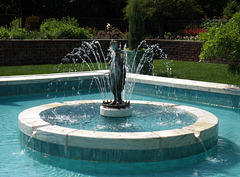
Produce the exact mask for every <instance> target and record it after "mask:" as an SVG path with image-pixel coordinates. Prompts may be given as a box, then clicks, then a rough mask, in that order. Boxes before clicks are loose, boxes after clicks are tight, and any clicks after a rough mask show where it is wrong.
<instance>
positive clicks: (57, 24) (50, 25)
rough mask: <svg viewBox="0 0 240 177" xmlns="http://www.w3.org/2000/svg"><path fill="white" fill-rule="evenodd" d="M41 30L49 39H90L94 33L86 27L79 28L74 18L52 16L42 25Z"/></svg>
mask: <svg viewBox="0 0 240 177" xmlns="http://www.w3.org/2000/svg"><path fill="white" fill-rule="evenodd" d="M40 32H42V33H45V34H46V37H47V38H48V39H89V38H91V37H92V35H91V34H90V33H89V32H88V31H87V30H85V29H84V28H79V27H78V23H77V21H76V20H75V19H74V18H70V17H68V18H63V19H61V20H58V19H54V18H50V19H47V20H45V21H44V22H43V23H42V24H41V25H40Z"/></svg>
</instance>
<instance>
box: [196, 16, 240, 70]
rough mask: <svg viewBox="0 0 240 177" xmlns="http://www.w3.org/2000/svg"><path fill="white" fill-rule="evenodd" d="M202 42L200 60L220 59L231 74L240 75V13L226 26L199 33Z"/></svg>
mask: <svg viewBox="0 0 240 177" xmlns="http://www.w3.org/2000/svg"><path fill="white" fill-rule="evenodd" d="M200 39H201V40H203V41H204V44H203V47H202V52H201V54H200V56H199V57H200V59H201V60H204V59H205V58H208V59H211V58H212V59H214V58H215V59H216V60H219V59H222V58H225V59H227V61H228V63H229V64H228V68H229V70H230V71H231V72H233V73H236V74H240V63H239V61H240V12H238V13H236V14H235V15H234V16H233V18H232V19H231V20H230V21H229V22H227V23H226V24H223V25H220V26H213V27H212V28H209V29H208V32H207V33H201V34H200Z"/></svg>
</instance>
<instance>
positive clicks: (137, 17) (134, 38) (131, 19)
mask: <svg viewBox="0 0 240 177" xmlns="http://www.w3.org/2000/svg"><path fill="white" fill-rule="evenodd" d="M126 17H127V19H128V27H129V32H128V45H129V49H130V50H133V49H137V47H138V45H139V44H140V42H141V41H142V40H143V39H144V19H143V15H142V12H141V10H140V5H139V0H129V2H128V8H127V10H126Z"/></svg>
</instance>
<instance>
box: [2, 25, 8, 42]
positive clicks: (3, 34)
mask: <svg viewBox="0 0 240 177" xmlns="http://www.w3.org/2000/svg"><path fill="white" fill-rule="evenodd" d="M9 38H10V34H9V31H8V30H7V29H6V28H4V27H3V26H1V27H0V39H9Z"/></svg>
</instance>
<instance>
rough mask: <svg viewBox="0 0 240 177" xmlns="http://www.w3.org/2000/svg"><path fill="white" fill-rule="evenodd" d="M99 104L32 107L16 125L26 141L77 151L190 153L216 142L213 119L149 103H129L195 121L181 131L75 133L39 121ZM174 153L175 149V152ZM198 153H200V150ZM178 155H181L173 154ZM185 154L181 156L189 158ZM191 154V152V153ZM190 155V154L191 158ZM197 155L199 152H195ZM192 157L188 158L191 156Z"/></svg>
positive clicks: (197, 111) (201, 112)
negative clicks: (58, 111) (49, 113)
mask: <svg viewBox="0 0 240 177" xmlns="http://www.w3.org/2000/svg"><path fill="white" fill-rule="evenodd" d="M101 102H102V100H83V101H70V102H63V103H52V104H46V105H41V106H36V107H32V108H29V109H26V110H24V111H23V112H21V113H20V114H19V119H18V125H19V129H20V131H21V132H22V133H23V134H25V135H27V136H28V137H30V139H31V138H32V139H37V140H40V141H44V142H47V143H53V144H57V145H62V146H65V147H66V148H69V147H77V148H89V149H102V150H103V149H104V150H117V151H126V150H130V151H139V150H158V151H162V150H164V149H171V150H173V151H174V149H175V148H178V147H184V148H188V146H189V148H188V150H189V149H190V151H191V148H190V146H191V147H193V146H194V145H195V144H199V143H200V141H201V142H205V141H208V140H210V139H211V140H212V139H217V136H218V119H217V117H216V116H215V115H213V114H211V113H209V112H207V111H204V110H201V109H198V108H194V107H189V106H183V105H176V104H169V103H161V102H152V101H132V102H131V103H132V104H151V105H158V106H164V107H171V108H173V109H179V110H184V111H186V112H187V113H189V114H192V115H193V116H194V117H195V118H196V122H195V123H194V124H192V125H189V126H186V127H183V128H182V129H171V130H164V131H154V132H101V131H88V130H78V129H72V128H66V127H61V126H57V125H51V124H50V123H48V122H45V121H44V120H43V119H41V118H40V113H41V112H43V111H45V110H47V109H51V108H56V107H60V106H65V105H76V104H87V103H101ZM215 144H216V141H215V140H214V143H212V144H210V145H207V146H206V149H210V148H212V147H213V146H214V145H215ZM175 150H176V149H175ZM201 152H202V150H201ZM175 153H180V154H181V153H182V152H178V151H177V152H175ZM184 153H185V156H189V155H188V154H186V152H184ZM191 153H192V152H191ZM191 153H190V154H191ZM197 153H200V152H197ZM191 155H192V154H191Z"/></svg>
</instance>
